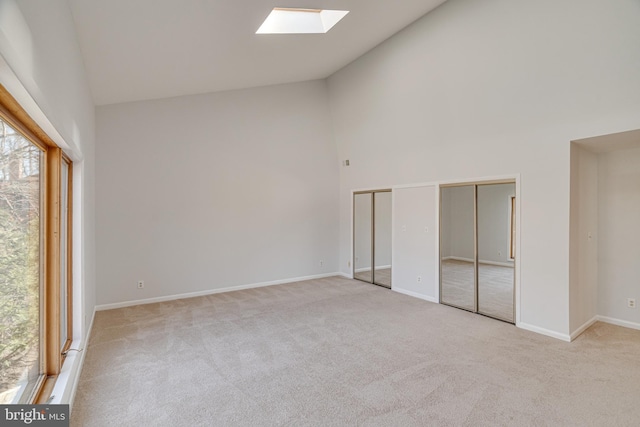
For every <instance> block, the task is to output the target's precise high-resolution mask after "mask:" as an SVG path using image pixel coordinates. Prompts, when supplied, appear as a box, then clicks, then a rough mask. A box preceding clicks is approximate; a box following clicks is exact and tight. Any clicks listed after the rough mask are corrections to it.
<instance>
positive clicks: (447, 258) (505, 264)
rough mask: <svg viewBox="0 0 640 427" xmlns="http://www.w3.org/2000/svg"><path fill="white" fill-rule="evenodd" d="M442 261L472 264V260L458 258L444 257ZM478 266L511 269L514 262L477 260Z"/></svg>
mask: <svg viewBox="0 0 640 427" xmlns="http://www.w3.org/2000/svg"><path fill="white" fill-rule="evenodd" d="M442 259H443V260H444V261H446V260H450V259H451V260H454V261H463V262H474V261H473V259H472V258H463V257H459V256H446V257H443V258H442ZM478 264H487V265H497V266H499V267H511V268H513V267H514V266H515V264H514V262H513V261H511V262H499V261H489V260H486V259H479V260H478Z"/></svg>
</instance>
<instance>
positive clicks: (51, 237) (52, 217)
mask: <svg viewBox="0 0 640 427" xmlns="http://www.w3.org/2000/svg"><path fill="white" fill-rule="evenodd" d="M0 117H1V118H2V120H3V121H5V122H6V123H7V124H9V125H10V126H11V127H13V128H14V129H15V130H16V131H17V132H19V133H20V134H22V135H23V136H24V137H25V138H26V139H27V140H28V141H29V142H31V143H32V144H34V145H35V146H36V147H38V148H39V149H40V150H42V152H43V153H42V165H41V171H42V172H41V173H42V176H41V177H40V179H41V187H40V197H41V203H42V204H41V220H40V221H41V222H40V226H41V230H42V234H41V239H40V242H41V243H40V244H41V251H40V253H41V261H40V265H41V266H40V276H41V282H40V300H39V301H40V331H39V333H40V372H39V375H38V379H37V380H36V382H35V385H34V387H33V389H32V391H31V392H30V393H29V395H28V396H21V397H20V398H19V402H20V403H45V402H46V401H47V400H48V399H49V396H50V395H51V391H52V390H53V386H54V384H55V380H56V379H57V376H58V374H59V373H60V370H61V368H62V363H63V362H64V356H65V354H66V351H67V350H68V348H69V347H70V344H71V340H72V338H73V322H72V312H73V305H72V295H73V276H72V272H73V251H72V241H73V239H72V237H73V233H72V231H73V219H72V218H73V215H72V212H73V209H72V207H73V198H72V194H73V190H72V189H73V187H72V185H73V178H72V177H73V173H72V171H73V162H72V161H71V159H70V158H69V157H68V156H67V155H65V154H64V153H63V152H62V149H60V147H58V146H57V144H56V143H55V142H54V141H53V140H52V139H51V138H50V137H49V136H48V135H47V134H46V133H45V132H44V131H43V130H42V129H41V128H40V126H38V124H37V123H36V122H35V121H34V120H33V119H32V118H31V117H30V116H29V115H28V114H27V113H26V111H25V110H24V109H23V108H22V107H21V106H20V105H19V104H18V102H17V101H16V100H15V98H13V96H12V95H11V94H10V93H9V92H8V91H7V90H6V89H5V88H4V86H2V85H1V84H0ZM63 161H64V162H67V163H68V165H69V174H68V182H67V184H68V200H67V203H68V205H67V208H68V215H67V263H66V268H67V283H65V284H61V283H60V281H61V280H60V267H61V266H60V262H61V259H60V254H61V239H60V232H61V223H60V221H61V208H62V206H61V186H62V182H61V169H62V162H63ZM61 286H66V289H67V341H66V343H65V345H64V346H63V347H62V348H60V332H61V331H60V327H61V322H60V316H61V314H60V310H61V307H60V287H61Z"/></svg>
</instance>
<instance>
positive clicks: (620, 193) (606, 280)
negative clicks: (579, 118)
mask: <svg viewBox="0 0 640 427" xmlns="http://www.w3.org/2000/svg"><path fill="white" fill-rule="evenodd" d="M570 194H571V196H570V199H571V200H570V203H571V207H570V238H569V241H570V247H569V283H570V286H569V313H570V318H569V322H570V325H569V326H570V330H571V337H572V339H573V338H575V337H577V336H578V335H579V334H580V333H582V332H583V331H584V330H585V329H586V328H588V327H589V326H590V325H591V324H592V323H593V322H595V321H596V320H601V321H605V322H609V323H613V324H617V325H620V326H626V327H630V328H635V329H640V309H639V308H637V302H638V301H639V300H640V130H635V131H628V132H621V133H616V134H610V135H603V136H597V137H593V138H586V139H581V140H576V141H573V142H572V143H571V192H570ZM629 300H632V301H635V302H636V304H635V306H636V307H634V308H632V307H630V305H631V304H630V301H629Z"/></svg>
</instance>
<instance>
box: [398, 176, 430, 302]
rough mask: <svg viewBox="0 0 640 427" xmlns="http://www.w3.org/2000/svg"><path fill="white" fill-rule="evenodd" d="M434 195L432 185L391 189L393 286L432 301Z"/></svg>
mask: <svg viewBox="0 0 640 427" xmlns="http://www.w3.org/2000/svg"><path fill="white" fill-rule="evenodd" d="M436 194H437V190H436V187H435V186H421V187H410V188H394V190H393V269H392V275H393V276H392V288H393V290H394V291H398V292H401V293H405V294H408V295H412V296H415V297H418V298H423V299H426V300H429V301H432V302H438V300H439V292H438V288H439V278H438V270H439V263H438V252H437V238H438V236H437V233H438V227H437V226H438V220H437V211H438V207H437V199H436V197H437V196H436ZM418 277H420V281H418Z"/></svg>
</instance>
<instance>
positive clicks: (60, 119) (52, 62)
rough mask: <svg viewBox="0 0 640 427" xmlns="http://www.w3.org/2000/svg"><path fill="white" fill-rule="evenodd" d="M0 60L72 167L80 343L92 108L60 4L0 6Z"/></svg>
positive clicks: (52, 0)
mask: <svg viewBox="0 0 640 427" xmlns="http://www.w3.org/2000/svg"><path fill="white" fill-rule="evenodd" d="M0 56H1V58H0V83H1V84H2V85H3V86H5V87H6V88H7V90H9V92H10V93H11V94H12V95H13V96H14V98H16V99H17V100H18V102H19V103H20V104H21V105H22V106H23V108H25V109H26V110H27V112H28V113H29V114H30V116H31V117H32V118H33V119H34V120H36V122H37V123H38V124H39V125H40V126H41V127H42V128H43V129H44V130H45V131H46V132H47V133H48V134H49V136H50V137H52V139H53V140H54V141H56V143H58V145H60V146H61V147H62V148H63V149H64V151H65V152H66V153H67V154H68V155H69V156H70V157H71V158H72V159H73V160H74V162H75V163H74V165H75V171H74V197H75V200H76V201H81V202H80V203H76V209H75V211H74V226H75V229H74V251H75V252H74V253H75V258H74V262H75V263H74V284H75V290H74V297H76V300H75V301H76V303H77V302H78V301H79V300H80V301H79V302H80V303H81V304H80V307H79V311H74V315H75V318H74V319H75V320H74V339H77V340H81V339H82V338H83V337H84V336H85V334H86V332H87V327H88V322H89V321H90V320H91V315H92V313H93V308H94V306H95V245H94V215H95V210H94V137H95V131H94V107H93V101H92V99H91V94H90V91H89V87H88V83H87V78H86V76H85V71H84V65H83V62H82V57H81V54H80V50H79V47H78V42H77V39H76V34H75V28H74V26H73V18H72V16H71V12H70V10H69V8H68V5H67V3H66V1H64V0H48V1H44V2H37V1H27V0H24V1H14V0H0ZM74 345H76V346H80V345H82V343H79V342H75V343H74ZM76 356H77V355H76V354H71V355H70V356H69V357H67V359H66V361H65V365H64V366H63V369H62V373H61V375H60V378H59V379H58V383H57V385H56V389H55V390H54V395H55V399H54V403H57V402H69V400H70V398H71V396H70V393H71V391H72V387H71V384H72V383H73V381H74V379H75V377H76V375H77V373H78V368H79V364H78V363H77V362H78V360H79V359H76Z"/></svg>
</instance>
